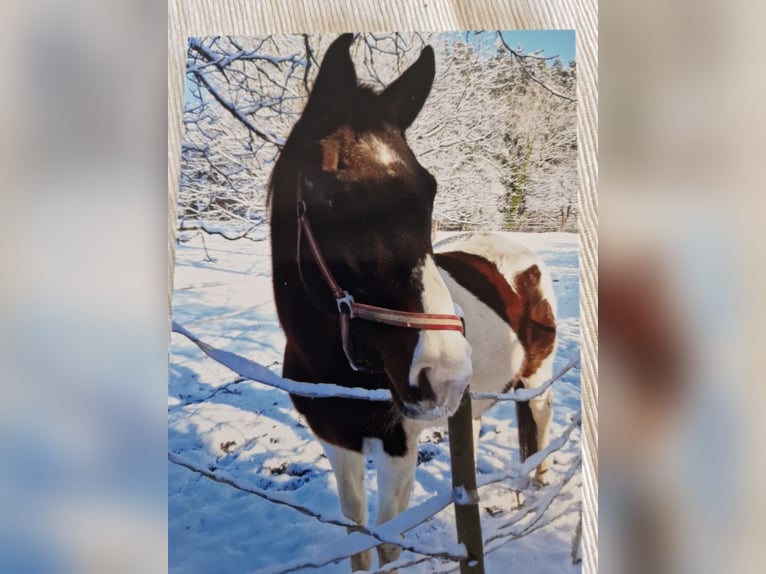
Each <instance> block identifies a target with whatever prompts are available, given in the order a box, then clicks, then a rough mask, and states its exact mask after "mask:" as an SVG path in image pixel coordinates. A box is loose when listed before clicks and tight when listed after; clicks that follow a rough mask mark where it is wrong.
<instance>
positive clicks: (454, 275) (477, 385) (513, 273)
mask: <svg viewBox="0 0 766 574" xmlns="http://www.w3.org/2000/svg"><path fill="white" fill-rule="evenodd" d="M434 251H435V253H436V262H437V265H438V267H439V270H440V272H441V274H442V277H443V278H444V280H445V283H446V284H447V287H448V289H449V290H450V293H451V295H452V297H453V300H454V301H455V303H457V304H458V305H460V307H461V308H462V310H463V313H464V315H465V322H466V338H467V339H468V342H469V343H470V344H471V347H472V348H473V357H472V361H473V369H474V376H473V378H472V382H471V387H472V389H473V390H476V391H495V392H498V391H507V390H509V389H510V387H511V386H512V385H513V384H515V383H516V382H517V381H519V380H523V381H524V384H525V385H527V386H535V384H536V383H539V382H541V380H542V379H545V378H547V377H549V376H550V374H551V373H550V371H552V363H553V353H554V351H555V313H556V301H555V297H554V295H553V283H552V281H551V278H550V275H549V274H548V271H547V269H546V268H545V265H544V264H543V262H542V260H541V259H540V258H539V257H538V256H537V255H536V254H535V253H534V252H533V251H531V250H530V249H529V248H527V247H526V246H524V245H522V244H520V243H519V242H517V241H515V240H514V239H513V238H511V237H509V236H508V235H507V234H498V233H472V234H462V235H457V236H453V237H450V238H448V239H445V240H443V241H440V242H438V243H436V244H435V245H434ZM490 404H491V403H490V402H488V401H482V402H479V404H477V403H474V411H475V414H476V411H477V410H479V411H480V410H484V409H485V408H486V407H488V406H489V405H490Z"/></svg>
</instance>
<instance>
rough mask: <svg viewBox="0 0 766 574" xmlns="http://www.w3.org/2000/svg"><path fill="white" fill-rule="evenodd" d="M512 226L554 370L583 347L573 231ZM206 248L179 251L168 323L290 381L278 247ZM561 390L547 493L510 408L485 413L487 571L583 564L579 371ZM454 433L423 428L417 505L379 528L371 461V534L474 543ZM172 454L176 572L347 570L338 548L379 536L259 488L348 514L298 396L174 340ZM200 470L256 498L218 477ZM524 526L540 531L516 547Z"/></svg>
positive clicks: (434, 562)
mask: <svg viewBox="0 0 766 574" xmlns="http://www.w3.org/2000/svg"><path fill="white" fill-rule="evenodd" d="M513 235H514V237H517V238H518V239H519V240H520V241H521V242H522V243H525V244H526V245H528V246H529V247H530V248H532V249H533V250H535V251H536V252H538V253H539V254H540V255H541V257H542V258H543V260H544V261H545V262H546V264H547V265H548V266H549V269H550V271H551V274H552V276H553V280H554V288H555V290H556V295H557V298H558V315H559V316H558V321H559V333H560V340H559V345H558V350H557V356H556V364H555V368H554V370H555V371H556V372H558V371H559V370H561V369H562V368H563V367H565V366H566V365H567V364H568V363H569V362H570V361H571V360H572V358H573V357H576V356H577V355H578V353H579V349H580V342H579V341H580V321H579V281H578V279H579V264H578V247H579V242H578V239H577V236H576V235H573V234H567V233H550V234H518V233H517V234H513ZM205 242H206V245H207V251H208V253H209V254H210V256H211V257H212V258H214V259H215V261H208V260H206V258H205V250H204V248H203V246H202V243H201V240H200V239H199V238H196V239H192V240H190V241H189V242H188V243H185V244H181V245H178V246H177V247H176V267H175V276H174V285H175V291H174V294H173V320H174V321H175V322H177V323H179V324H180V325H183V326H184V327H186V328H188V330H189V331H190V332H192V333H193V334H194V335H196V336H198V337H199V338H200V339H202V340H203V341H205V342H206V343H209V344H210V345H213V346H215V347H218V348H219V349H221V350H225V351H227V352H230V353H236V354H238V355H241V356H242V357H244V358H246V359H249V360H250V361H254V362H257V363H260V364H261V365H266V366H268V367H269V369H271V371H272V372H273V373H275V374H281V362H280V361H281V354H282V349H283V346H284V336H283V334H282V332H281V330H280V329H279V325H278V322H277V319H276V312H275V309H274V303H273V296H272V290H271V278H270V263H269V253H270V251H269V245H268V241H259V242H252V241H242V240H240V241H227V240H226V239H223V238H221V237H216V236H209V237H206V239H205ZM328 382H330V381H328ZM553 389H554V420H553V422H552V424H551V433H552V437H557V436H559V435H561V434H562V433H563V432H564V431H566V430H568V431H569V432H570V433H571V435H570V437H569V438H570V440H568V441H567V440H566V439H564V440H560V441H558V442H561V443H564V445H563V447H562V449H561V450H559V451H557V452H555V453H553V454H552V455H551V456H552V458H551V463H552V464H551V470H550V471H549V482H550V484H549V485H547V486H543V487H536V486H531V485H529V483H528V481H526V480H522V479H523V474H524V472H527V471H531V470H532V468H533V466H531V465H529V464H526V465H524V466H523V467H522V465H520V464H519V460H518V440H517V434H516V426H515V408H514V405H513V404H512V402H510V401H507V402H502V403H498V404H497V405H496V406H494V407H492V408H491V409H490V410H489V411H487V412H486V413H485V416H484V420H483V425H482V431H481V437H480V444H479V452H478V471H479V473H478V477H477V478H478V481H479V485H480V489H479V494H480V498H481V500H480V508H481V512H482V528H483V535H484V539H485V541H486V543H485V547H486V548H487V549H488V550H492V549H493V548H494V550H492V551H491V552H490V553H489V554H487V556H486V559H485V564H486V570H487V572H488V573H493V572H506V571H512V570H519V571H525V572H535V573H547V572H551V573H553V572H580V569H581V566H579V565H573V564H572V562H571V544H572V540H573V537H574V535H575V529H576V526H577V522H578V512H579V508H580V503H581V500H582V493H581V486H582V475H581V473H580V470H579V466H578V465H577V461H578V460H579V455H580V444H579V440H580V428H579V426H578V425H577V420H579V412H580V369H579V366H577V367H575V368H573V369H571V370H570V371H568V372H567V373H566V374H565V375H564V376H563V377H562V379H561V380H559V381H556V382H555V383H554V385H553ZM447 438H448V434H447V430H446V428H442V429H431V430H428V431H425V432H424V433H423V435H422V436H421V441H420V443H421V444H420V446H419V456H418V459H419V463H418V467H417V471H416V484H415V490H414V493H413V497H412V501H411V503H410V508H409V509H408V511H407V512H406V513H405V514H403V515H400V516H399V517H396V518H394V519H393V520H392V521H391V522H389V523H388V524H387V525H385V526H383V527H377V528H373V527H372V524H374V516H375V507H376V489H375V473H374V469H373V467H372V465H371V463H370V464H368V467H367V494H368V507H369V514H370V517H371V521H370V524H368V527H370V532H379V534H381V535H385V536H391V535H394V534H397V533H398V532H401V531H403V530H408V532H407V534H406V537H405V541H406V542H407V543H408V545H409V546H411V547H412V548H415V549H429V551H430V552H443V553H446V554H460V553H461V552H462V551H464V549H463V550H461V549H462V546H459V545H458V544H457V540H456V534H455V527H454V511H453V508H452V505H451V502H452V497H453V492H452V486H451V478H450V465H449V447H448V442H447V440H446V439H447ZM168 449H169V458H172V459H174V460H169V462H168V543H169V556H168V566H169V571H170V572H184V573H193V574H194V573H200V574H201V573H219V572H282V571H285V570H286V569H287V567H288V565H290V564H292V565H293V566H296V567H299V566H301V565H307V564H309V563H314V564H323V565H322V566H321V567H318V568H310V567H304V568H302V569H299V570H296V571H298V572H327V573H336V572H343V573H346V572H348V571H349V570H350V569H349V565H348V560H343V559H341V560H338V557H340V556H343V555H344V554H346V553H347V552H349V551H351V550H358V549H361V548H368V547H371V545H373V544H374V543H375V542H376V541H375V540H374V539H373V538H370V536H369V535H367V534H364V533H354V534H351V535H349V534H347V533H346V530H345V528H344V527H343V526H335V525H332V524H322V523H320V522H318V521H317V519H316V518H313V517H312V516H309V515H306V514H305V513H301V512H298V511H296V510H294V509H292V508H290V507H288V506H284V505H278V504H274V503H273V502H270V501H269V500H266V499H264V498H261V497H259V496H257V495H255V494H254V493H253V492H254V491H257V492H262V493H264V494H266V495H268V497H269V498H271V499H273V500H280V501H285V502H286V503H287V504H291V505H294V506H299V507H302V508H304V509H309V510H310V512H312V513H314V514H316V515H319V516H321V517H322V518H323V519H325V520H330V521H335V522H338V523H339V524H343V523H345V519H344V518H343V516H342V514H341V512H340V509H339V505H338V500H337V495H336V492H335V478H334V476H333V475H332V473H331V472H330V467H329V463H328V461H327V459H326V458H325V457H324V454H323V452H322V449H321V447H320V445H319V443H318V442H317V441H316V440H315V438H314V437H313V435H312V434H311V432H310V430H309V429H308V428H307V426H306V424H305V421H303V420H302V417H300V415H298V413H297V412H296V411H295V410H294V409H293V408H292V404H291V403H290V400H289V397H288V396H287V394H286V393H285V392H284V391H281V390H279V389H275V388H272V387H269V386H266V385H264V384H261V383H255V382H251V381H247V380H244V379H243V378H242V377H240V376H238V375H236V374H234V373H232V371H230V370H229V369H227V368H226V367H224V366H222V365H221V364H219V363H217V362H216V361H214V360H212V359H210V358H208V357H207V356H206V355H205V354H204V353H203V351H202V350H200V348H199V347H197V346H196V345H195V344H194V343H193V342H192V341H190V340H189V339H188V338H186V337H184V336H182V335H179V334H173V335H172V338H171V357H170V372H169V388H168ZM180 463H183V465H182V464H180ZM190 467H191V468H197V469H199V470H201V471H206V472H207V473H208V474H214V475H217V476H221V477H225V478H227V479H230V482H233V483H235V484H237V485H239V486H244V487H246V488H245V490H247V489H250V491H243V490H242V489H238V488H235V487H233V486H232V485H231V484H229V483H226V482H218V481H216V480H211V479H210V478H208V477H206V476H203V475H202V474H200V472H195V471H192V470H190ZM509 477H510V478H509ZM493 479H495V480H493ZM497 479H503V480H497ZM567 479H568V480H567ZM564 483H565V484H564ZM562 484H563V486H562ZM482 485H483V486H482ZM520 503H524V506H522V507H520V506H519V504H520ZM435 512H436V513H437V514H436V515H435V516H434V517H433V518H430V519H428V517H429V516H431V515H432V514H434V513H435ZM557 517H558V518H557ZM551 519H553V520H551ZM525 530H533V531H532V532H531V533H530V534H527V535H526V536H523V537H521V538H518V539H515V540H511V541H507V540H505V538H508V537H513V536H516V535H518V534H519V533H523V532H524V531H525ZM422 559H423V557H422V556H420V555H419V554H414V553H412V552H409V551H404V552H403V553H402V558H401V559H400V561H399V562H400V563H401V564H402V565H407V564H410V563H412V562H414V561H416V560H422ZM456 567H457V565H456V563H454V562H449V561H445V560H443V559H430V560H425V561H422V562H419V563H417V564H413V565H408V566H406V567H403V568H402V571H406V572H408V573H409V572H414V573H425V572H435V571H450V570H454V569H455V568H456Z"/></svg>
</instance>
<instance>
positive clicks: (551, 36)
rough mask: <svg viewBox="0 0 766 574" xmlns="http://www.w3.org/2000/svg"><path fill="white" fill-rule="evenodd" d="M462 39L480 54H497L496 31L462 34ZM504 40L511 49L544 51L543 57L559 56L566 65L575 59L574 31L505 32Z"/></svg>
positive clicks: (503, 33)
mask: <svg viewBox="0 0 766 574" xmlns="http://www.w3.org/2000/svg"><path fill="white" fill-rule="evenodd" d="M459 35H460V37H461V39H463V40H466V39H467V40H468V41H469V42H471V43H472V44H473V45H474V46H475V47H476V48H477V49H478V50H479V51H480V52H481V51H482V50H487V52H486V53H487V54H492V53H494V52H495V47H494V44H495V40H496V38H497V36H496V32H495V31H491V32H490V31H487V32H478V33H477V32H462V33H460V34H459ZM502 35H503V39H504V40H505V42H506V44H508V45H509V46H510V47H511V48H513V49H516V48H517V47H519V46H521V47H522V48H523V49H524V52H525V53H529V52H536V51H537V50H543V53H542V55H543V56H559V57H560V58H561V61H562V63H563V64H564V65H566V64H568V63H569V62H570V61H571V60H574V59H575V31H574V30H505V31H503V32H502Z"/></svg>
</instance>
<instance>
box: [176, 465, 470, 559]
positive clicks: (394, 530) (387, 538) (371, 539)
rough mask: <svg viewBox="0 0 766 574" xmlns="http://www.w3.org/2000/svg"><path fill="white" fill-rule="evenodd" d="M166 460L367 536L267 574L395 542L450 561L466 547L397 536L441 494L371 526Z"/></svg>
mask: <svg viewBox="0 0 766 574" xmlns="http://www.w3.org/2000/svg"><path fill="white" fill-rule="evenodd" d="M168 460H169V461H170V462H172V463H173V464H176V465H178V466H182V467H184V468H186V469H188V470H190V471H192V472H196V473H197V474H200V475H202V476H204V477H206V478H209V479H210V480H214V481H216V482H220V483H221V484H227V485H229V486H231V487H233V488H236V489H237V490H240V491H242V492H246V493H249V494H254V495H256V496H258V497H259V498H263V499H264V500H267V501H268V502H272V503H274V504H279V505H281V506H287V507H288V508H292V509H293V510H295V511H297V512H300V513H301V514H304V515H306V516H309V517H311V518H314V519H315V520H318V521H319V522H321V523H323V524H331V525H333V526H343V527H347V528H354V530H355V531H356V532H355V534H359V535H363V536H366V538H365V539H361V538H359V539H358V540H355V541H354V544H352V545H350V546H349V547H347V548H346V549H345V551H344V552H340V553H339V552H338V551H337V549H333V550H334V552H333V556H331V557H329V558H326V561H324V562H322V561H321V560H311V561H308V562H302V561H296V562H295V563H293V564H288V565H284V564H283V565H280V566H279V567H278V568H277V569H275V570H273V571H272V570H268V571H267V572H269V573H272V572H273V574H280V573H282V574H284V573H287V572H292V571H294V570H299V569H301V568H309V567H319V566H324V565H325V564H328V563H330V562H334V561H336V560H341V559H344V558H348V557H349V556H352V555H354V554H357V553H358V552H361V551H363V550H366V549H368V548H373V547H375V546H377V545H379V544H382V543H385V544H394V545H396V546H400V547H401V548H402V549H404V550H408V551H409V552H413V553H415V554H423V555H428V556H433V557H437V558H446V559H449V560H460V559H462V558H464V557H465V556H466V554H465V549H464V548H463V547H462V546H456V547H455V548H452V549H444V550H439V549H433V548H430V547H429V548H426V547H424V546H423V545H422V544H420V543H418V542H415V541H411V540H409V541H408V540H405V539H403V538H400V535H401V534H402V533H404V532H406V531H407V530H410V529H412V528H415V526H418V525H419V524H421V523H422V522H424V521H425V520H427V519H428V518H430V517H431V516H433V515H434V514H435V513H436V512H438V511H439V510H441V509H442V508H444V507H445V506H447V504H449V501H447V502H446V503H445V504H444V505H443V506H441V502H442V501H441V498H442V497H434V499H435V500H434V499H429V500H428V501H426V502H427V504H421V505H418V506H417V507H414V508H411V509H410V510H408V511H406V513H405V514H406V516H404V517H403V518H401V519H400V517H402V515H401V514H400V515H398V516H397V517H395V518H394V519H392V520H390V521H389V522H386V523H385V524H382V525H380V526H377V527H374V528H366V527H364V526H361V525H359V524H356V523H355V522H353V521H351V520H349V519H347V518H334V517H332V516H328V515H327V514H323V513H322V512H318V511H316V510H312V509H311V508H309V507H308V506H303V505H300V504H297V503H296V502H295V500H294V499H293V498H292V497H291V496H290V495H287V494H284V493H281V492H272V491H268V490H264V489H263V488H259V487H257V486H255V485H253V484H250V483H249V482H248V481H244V480H242V479H239V478H236V477H234V476H231V475H230V474H228V473H226V472H224V471H219V470H216V471H212V470H210V469H208V468H205V467H203V466H199V465H198V464H195V463H194V462H193V461H191V460H189V459H187V458H186V457H183V456H180V455H178V454H176V453H174V452H168ZM434 502H437V505H439V506H441V508H439V510H436V512H432V509H433V506H434ZM411 511H412V512H411ZM338 554H340V555H338ZM318 562H322V563H321V564H320V563H318Z"/></svg>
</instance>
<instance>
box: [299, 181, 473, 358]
mask: <svg viewBox="0 0 766 574" xmlns="http://www.w3.org/2000/svg"><path fill="white" fill-rule="evenodd" d="M299 178H300V176H299ZM298 181H299V183H298V210H297V216H298V241H297V248H296V253H295V258H296V262H297V264H298V273H299V274H300V277H301V281H302V282H303V285H304V287H306V289H308V286H307V285H306V281H305V279H304V278H303V269H302V267H301V244H302V239H303V237H304V236H305V238H306V243H307V244H308V246H309V250H310V251H311V255H312V257H313V258H314V262H315V263H316V264H317V267H319V271H320V273H321V275H322V278H323V279H324V282H325V283H326V284H327V286H328V287H329V288H330V291H331V292H332V295H333V297H334V298H335V304H336V306H337V308H338V315H339V318H340V335H341V340H342V342H343V352H344V353H345V355H346V358H347V359H348V364H349V366H350V367H351V368H352V369H353V370H355V371H370V370H371V369H370V367H369V365H367V364H365V363H366V362H362V361H358V360H356V359H354V354H353V350H352V346H351V338H350V335H349V323H350V321H351V319H363V320H365V321H370V322H372V323H382V324H384V325H391V326H393V327H403V328H406V329H427V330H429V331H459V332H460V333H463V332H464V326H463V319H462V318H461V317H459V316H458V315H442V314H434V313H412V312H409V311H398V310H396V309H387V308H385V307H377V306H375V305H367V304H365V303H357V302H356V301H355V300H354V297H353V296H352V295H351V294H350V293H349V292H348V291H346V290H345V289H343V288H342V287H341V286H340V285H339V284H338V282H337V281H336V280H335V277H334V276H333V274H332V271H331V270H330V267H329V266H328V265H327V260H326V259H325V258H324V255H322V250H321V249H320V248H319V244H318V243H317V240H316V237H315V236H314V232H313V231H312V229H311V223H310V222H309V219H308V215H307V213H306V211H307V210H306V202H305V201H303V197H302V193H301V192H302V186H301V185H300V179H299V180H298Z"/></svg>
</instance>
